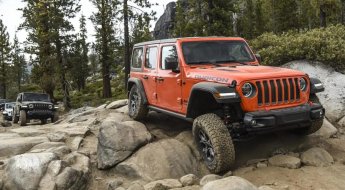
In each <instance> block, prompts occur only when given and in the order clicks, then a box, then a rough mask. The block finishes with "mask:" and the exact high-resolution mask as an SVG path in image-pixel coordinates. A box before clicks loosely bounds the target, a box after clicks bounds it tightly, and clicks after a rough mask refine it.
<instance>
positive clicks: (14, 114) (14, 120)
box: [12, 110, 19, 124]
mask: <svg viewBox="0 0 345 190" xmlns="http://www.w3.org/2000/svg"><path fill="white" fill-rule="evenodd" d="M18 121H19V117H18V116H17V114H16V112H14V110H13V116H12V123H13V124H17V123H18Z"/></svg>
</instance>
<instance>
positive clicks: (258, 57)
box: [255, 54, 262, 63]
mask: <svg viewBox="0 0 345 190" xmlns="http://www.w3.org/2000/svg"><path fill="white" fill-rule="evenodd" d="M255 58H256V60H258V62H259V63H261V62H262V58H261V55H260V54H255Z"/></svg>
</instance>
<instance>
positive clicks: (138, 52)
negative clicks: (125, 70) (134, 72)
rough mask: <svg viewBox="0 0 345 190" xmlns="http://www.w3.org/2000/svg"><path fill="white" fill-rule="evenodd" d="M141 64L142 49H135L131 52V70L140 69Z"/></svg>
mask: <svg viewBox="0 0 345 190" xmlns="http://www.w3.org/2000/svg"><path fill="white" fill-rule="evenodd" d="M142 63H143V48H136V49H134V50H133V56H132V67H133V68H137V69H138V68H141V65H142Z"/></svg>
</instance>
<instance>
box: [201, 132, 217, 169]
mask: <svg viewBox="0 0 345 190" xmlns="http://www.w3.org/2000/svg"><path fill="white" fill-rule="evenodd" d="M198 138H199V148H200V150H201V153H202V154H203V157H204V159H205V161H206V162H207V163H211V162H213V161H214V156H215V153H214V148H213V145H212V142H211V140H210V138H209V137H208V135H207V134H206V133H205V132H204V131H203V130H199V134H198Z"/></svg>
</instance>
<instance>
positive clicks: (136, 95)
mask: <svg viewBox="0 0 345 190" xmlns="http://www.w3.org/2000/svg"><path fill="white" fill-rule="evenodd" d="M143 102H144V101H143V97H142V95H141V93H140V91H139V88H138V87H137V86H136V85H133V87H132V88H131V91H130V92H129V101H128V114H129V116H130V117H131V118H133V119H134V120H142V119H144V118H145V117H146V115H147V113H148V109H147V106H146V105H145V104H144V103H143Z"/></svg>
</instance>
